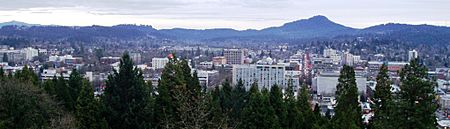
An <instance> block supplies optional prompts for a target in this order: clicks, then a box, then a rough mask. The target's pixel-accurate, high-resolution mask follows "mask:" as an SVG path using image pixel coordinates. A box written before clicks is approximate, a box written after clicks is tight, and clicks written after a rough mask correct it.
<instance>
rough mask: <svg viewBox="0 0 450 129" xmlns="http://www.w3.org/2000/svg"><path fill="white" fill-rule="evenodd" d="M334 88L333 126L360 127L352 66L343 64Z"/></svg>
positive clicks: (348, 128)
mask: <svg viewBox="0 0 450 129" xmlns="http://www.w3.org/2000/svg"><path fill="white" fill-rule="evenodd" d="M336 89H337V90H336V100H337V106H336V108H335V116H334V117H333V128H336V129H357V128H360V124H361V114H360V108H359V103H358V88H357V86H356V79H355V71H354V70H353V67H350V66H346V65H344V67H343V69H342V71H341V74H340V76H339V79H338V84H337V86H336Z"/></svg>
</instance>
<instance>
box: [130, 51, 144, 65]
mask: <svg viewBox="0 0 450 129" xmlns="http://www.w3.org/2000/svg"><path fill="white" fill-rule="evenodd" d="M130 58H131V60H133V62H134V63H135V64H140V63H141V62H142V57H141V53H139V52H131V53H130Z"/></svg>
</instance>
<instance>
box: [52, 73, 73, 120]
mask: <svg viewBox="0 0 450 129" xmlns="http://www.w3.org/2000/svg"><path fill="white" fill-rule="evenodd" d="M54 84H55V93H56V98H57V99H58V100H59V101H61V102H62V104H63V105H64V107H65V109H66V110H67V111H70V112H71V111H74V108H75V101H73V100H74V99H72V96H71V95H70V90H69V86H68V85H67V82H66V80H64V77H63V75H62V74H61V75H60V77H58V78H57V79H56V82H55V83H54Z"/></svg>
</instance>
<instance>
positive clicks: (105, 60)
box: [100, 56, 121, 64]
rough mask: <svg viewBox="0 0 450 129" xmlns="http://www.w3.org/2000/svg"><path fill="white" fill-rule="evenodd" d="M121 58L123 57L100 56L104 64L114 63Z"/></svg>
mask: <svg viewBox="0 0 450 129" xmlns="http://www.w3.org/2000/svg"><path fill="white" fill-rule="evenodd" d="M120 59H121V58H120V57H111V56H108V57H102V58H100V63H102V64H113V63H116V62H119V61H120Z"/></svg>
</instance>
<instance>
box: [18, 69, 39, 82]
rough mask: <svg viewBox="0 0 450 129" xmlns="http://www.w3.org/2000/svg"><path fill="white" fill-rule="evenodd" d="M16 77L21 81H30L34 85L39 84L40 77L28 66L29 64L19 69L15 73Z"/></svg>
mask: <svg viewBox="0 0 450 129" xmlns="http://www.w3.org/2000/svg"><path fill="white" fill-rule="evenodd" d="M14 77H15V78H16V79H19V80H21V81H30V82H31V83H32V84H33V85H34V86H37V85H38V84H39V77H38V76H37V75H36V73H34V71H33V70H32V69H31V68H28V66H27V65H25V66H24V67H23V68H22V70H20V71H17V72H16V73H15V74H14Z"/></svg>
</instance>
